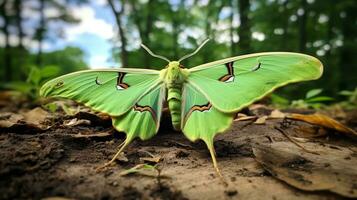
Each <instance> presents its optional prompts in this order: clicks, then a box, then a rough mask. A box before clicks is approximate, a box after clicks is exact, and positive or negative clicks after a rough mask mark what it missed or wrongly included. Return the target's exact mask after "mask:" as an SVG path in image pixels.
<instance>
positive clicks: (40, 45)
mask: <svg viewBox="0 0 357 200" xmlns="http://www.w3.org/2000/svg"><path fill="white" fill-rule="evenodd" d="M45 26H46V22H45V0H40V25H39V28H38V35H37V41H38V53H37V58H36V64H37V66H39V67H41V66H42V51H43V40H44V34H45Z"/></svg>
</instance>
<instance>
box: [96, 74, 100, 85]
mask: <svg viewBox="0 0 357 200" xmlns="http://www.w3.org/2000/svg"><path fill="white" fill-rule="evenodd" d="M95 84H97V85H102V83H101V82H100V81H99V79H98V76H97V77H96V78H95Z"/></svg>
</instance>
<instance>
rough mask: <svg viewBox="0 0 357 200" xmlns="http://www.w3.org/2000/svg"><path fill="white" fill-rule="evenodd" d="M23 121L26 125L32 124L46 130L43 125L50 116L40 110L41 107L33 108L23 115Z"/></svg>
mask: <svg viewBox="0 0 357 200" xmlns="http://www.w3.org/2000/svg"><path fill="white" fill-rule="evenodd" d="M23 116H24V121H25V122H26V123H27V124H32V125H34V126H36V127H39V128H41V129H46V127H47V126H46V125H44V123H45V121H46V119H48V118H49V117H50V114H49V113H48V112H47V111H45V110H44V109H42V108H41V107H37V108H34V109H32V110H30V111H28V112H26V113H24V114H23Z"/></svg>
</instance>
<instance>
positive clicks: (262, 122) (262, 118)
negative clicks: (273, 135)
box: [254, 115, 268, 125]
mask: <svg viewBox="0 0 357 200" xmlns="http://www.w3.org/2000/svg"><path fill="white" fill-rule="evenodd" d="M267 119H268V116H266V115H265V116H262V117H259V118H258V119H257V120H256V121H255V122H254V124H261V125H263V124H265V122H266V120H267Z"/></svg>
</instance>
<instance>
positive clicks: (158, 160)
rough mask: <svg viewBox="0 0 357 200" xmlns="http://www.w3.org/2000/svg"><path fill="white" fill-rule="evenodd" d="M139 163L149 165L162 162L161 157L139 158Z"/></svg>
mask: <svg viewBox="0 0 357 200" xmlns="http://www.w3.org/2000/svg"><path fill="white" fill-rule="evenodd" d="M140 160H141V161H144V162H150V163H159V162H160V161H161V160H162V157H160V156H156V157H142V158H140Z"/></svg>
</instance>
